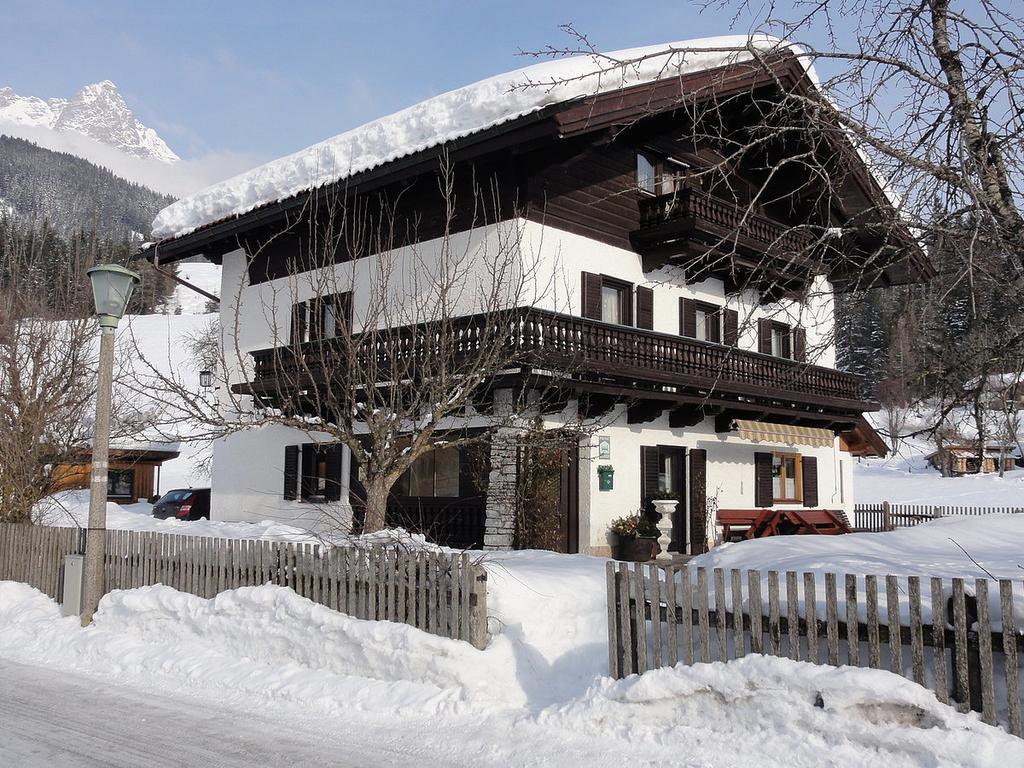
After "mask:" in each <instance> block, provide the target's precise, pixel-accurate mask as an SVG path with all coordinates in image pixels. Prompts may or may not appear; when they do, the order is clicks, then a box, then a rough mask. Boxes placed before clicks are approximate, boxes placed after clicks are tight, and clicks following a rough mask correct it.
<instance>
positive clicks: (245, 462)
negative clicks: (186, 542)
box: [210, 424, 352, 531]
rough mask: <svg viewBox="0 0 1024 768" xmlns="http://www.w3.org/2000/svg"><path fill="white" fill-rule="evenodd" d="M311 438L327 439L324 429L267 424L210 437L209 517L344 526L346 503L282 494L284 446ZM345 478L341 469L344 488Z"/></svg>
mask: <svg viewBox="0 0 1024 768" xmlns="http://www.w3.org/2000/svg"><path fill="white" fill-rule="evenodd" d="M313 442H331V440H330V439H329V437H328V436H327V435H324V434H318V433H309V432H304V431H302V430H298V429H290V428H288V427H284V426H281V425H279V424H265V425H262V426H259V427H253V428H251V429H246V430H242V431H239V432H235V433H233V434H231V435H229V436H227V437H225V438H222V439H220V440H217V441H216V442H214V444H213V476H212V486H211V487H212V491H211V502H210V510H211V512H210V516H211V519H213V520H231V521H244V522H254V523H256V522H261V521H264V520H272V521H274V522H278V523H283V524H287V525H294V526H298V527H300V528H304V529H308V530H313V531H319V530H335V531H337V530H339V529H340V530H348V529H349V528H350V527H351V524H352V509H351V507H349V505H348V504H347V503H340V502H330V503H323V504H310V503H307V502H303V501H298V500H296V501H287V500H285V498H284V452H285V446H288V445H301V444H303V443H313ZM347 477H348V475H347V474H345V473H344V472H343V473H342V480H343V490H344V488H345V486H347Z"/></svg>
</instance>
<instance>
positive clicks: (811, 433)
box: [736, 419, 835, 448]
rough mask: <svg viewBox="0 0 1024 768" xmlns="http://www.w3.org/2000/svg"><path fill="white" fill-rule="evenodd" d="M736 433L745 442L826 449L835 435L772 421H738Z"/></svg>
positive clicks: (822, 430) (815, 428)
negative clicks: (811, 446) (810, 446)
mask: <svg viewBox="0 0 1024 768" xmlns="http://www.w3.org/2000/svg"><path fill="white" fill-rule="evenodd" d="M736 433H737V434H738V435H739V436H740V437H742V438H743V439H744V440H752V441H754V442H758V443H785V444H786V445H814V446H819V447H822V448H826V447H828V446H830V445H832V443H833V441H834V440H835V435H834V434H832V430H830V429H818V428H817V427H797V426H793V425H792V424H774V423H772V422H770V421H748V420H746V419H736Z"/></svg>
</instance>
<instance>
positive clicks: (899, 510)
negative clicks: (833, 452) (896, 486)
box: [853, 501, 1024, 532]
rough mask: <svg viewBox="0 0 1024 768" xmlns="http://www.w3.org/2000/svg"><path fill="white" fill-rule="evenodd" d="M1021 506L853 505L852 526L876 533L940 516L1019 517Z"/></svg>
mask: <svg viewBox="0 0 1024 768" xmlns="http://www.w3.org/2000/svg"><path fill="white" fill-rule="evenodd" d="M1022 512H1024V507H970V506H945V505H941V506H939V505H933V504H890V503H889V502H888V501H883V502H882V503H881V504H856V505H854V508H853V527H854V530H857V531H867V532H880V531H893V530H895V529H897V528H909V527H911V526H914V525H919V524H921V523H927V522H928V521H930V520H935V519H937V518H940V517H954V516H975V515H996V514H1020V513H1022Z"/></svg>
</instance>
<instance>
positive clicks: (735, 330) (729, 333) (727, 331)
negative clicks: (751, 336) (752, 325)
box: [722, 309, 740, 347]
mask: <svg viewBox="0 0 1024 768" xmlns="http://www.w3.org/2000/svg"><path fill="white" fill-rule="evenodd" d="M722 332H723V333H722V343H723V344H728V345H729V346H730V347H735V346H738V345H739V342H740V313H739V312H737V311H736V310H735V309H723V310H722Z"/></svg>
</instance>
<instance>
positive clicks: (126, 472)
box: [107, 469, 135, 499]
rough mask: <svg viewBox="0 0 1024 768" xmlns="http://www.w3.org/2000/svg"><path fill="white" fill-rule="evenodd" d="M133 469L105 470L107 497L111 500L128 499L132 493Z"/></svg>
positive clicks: (133, 484)
mask: <svg viewBox="0 0 1024 768" xmlns="http://www.w3.org/2000/svg"><path fill="white" fill-rule="evenodd" d="M134 487H135V470H134V469H110V470H107V496H110V497H111V498H120V499H130V498H132V494H133V493H134V491H133V488H134Z"/></svg>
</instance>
